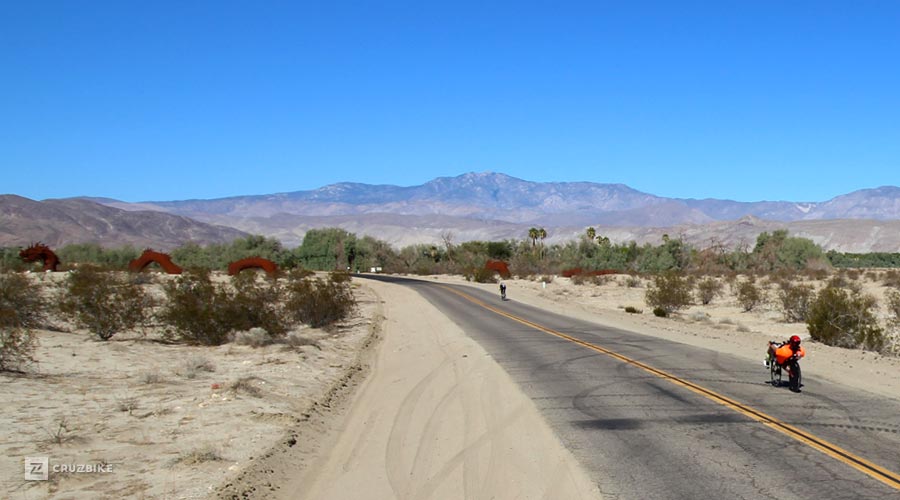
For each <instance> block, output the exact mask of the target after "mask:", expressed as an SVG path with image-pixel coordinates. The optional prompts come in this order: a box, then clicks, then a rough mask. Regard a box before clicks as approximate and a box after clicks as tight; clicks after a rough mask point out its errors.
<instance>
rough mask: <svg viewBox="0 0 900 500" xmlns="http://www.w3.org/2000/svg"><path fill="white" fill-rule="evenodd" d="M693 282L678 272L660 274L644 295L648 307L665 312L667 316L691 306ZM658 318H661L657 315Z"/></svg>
mask: <svg viewBox="0 0 900 500" xmlns="http://www.w3.org/2000/svg"><path fill="white" fill-rule="evenodd" d="M691 288H693V287H692V285H691V282H690V280H689V279H688V278H686V277H685V276H683V275H682V274H680V273H677V272H668V273H664V274H659V275H657V276H655V277H654V278H653V284H652V285H651V286H650V287H649V288H648V289H647V291H646V292H645V294H644V300H645V301H646V302H647V305H648V306H650V307H653V308H654V311H653V313H654V314H656V309H661V310H662V311H664V312H665V316H668V315H670V314H672V313H673V312H675V311H677V310H679V309H683V308H685V307H687V306H689V305H690V304H691ZM657 316H659V315H658V314H657Z"/></svg>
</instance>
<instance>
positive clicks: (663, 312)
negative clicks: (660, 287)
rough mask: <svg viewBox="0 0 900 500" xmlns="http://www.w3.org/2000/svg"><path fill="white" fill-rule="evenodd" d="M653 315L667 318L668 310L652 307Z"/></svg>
mask: <svg viewBox="0 0 900 500" xmlns="http://www.w3.org/2000/svg"><path fill="white" fill-rule="evenodd" d="M653 315H654V316H656V317H658V318H668V317H669V313H668V311H666V310H665V309H663V308H662V307H654V308H653Z"/></svg>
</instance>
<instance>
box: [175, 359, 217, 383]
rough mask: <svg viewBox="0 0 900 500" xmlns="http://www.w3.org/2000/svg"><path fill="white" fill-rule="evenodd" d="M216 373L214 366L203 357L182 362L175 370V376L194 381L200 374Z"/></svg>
mask: <svg viewBox="0 0 900 500" xmlns="http://www.w3.org/2000/svg"><path fill="white" fill-rule="evenodd" d="M214 371H216V367H215V365H213V364H212V361H210V360H209V359H207V358H204V357H203V356H191V357H189V358H187V359H185V360H183V361H182V362H181V363H180V364H179V365H178V367H177V368H175V374H176V375H180V376H182V377H184V378H188V379H195V378H197V375H199V374H200V373H201V372H205V373H212V372H214Z"/></svg>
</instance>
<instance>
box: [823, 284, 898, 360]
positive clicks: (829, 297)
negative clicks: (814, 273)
mask: <svg viewBox="0 0 900 500" xmlns="http://www.w3.org/2000/svg"><path fill="white" fill-rule="evenodd" d="M876 306H877V303H876V301H875V298H874V297H872V296H870V295H863V294H856V293H851V291H850V290H847V289H845V288H840V287H836V286H829V287H826V288H824V289H822V291H820V292H819V293H818V295H817V296H816V299H815V300H814V301H813V303H812V304H811V305H810V308H809V315H808V318H807V320H806V326H807V329H808V330H809V333H810V335H811V336H812V338H813V340H816V341H819V342H822V343H823V344H828V345H833V346H837V347H847V348H857V347H863V348H866V349H870V350H874V351H879V350H881V349H882V348H884V346H885V336H884V330H882V329H881V328H880V327H879V326H878V322H877V319H876V317H875V312H874V310H875V308H876Z"/></svg>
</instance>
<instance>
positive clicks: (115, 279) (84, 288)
mask: <svg viewBox="0 0 900 500" xmlns="http://www.w3.org/2000/svg"><path fill="white" fill-rule="evenodd" d="M64 290H65V293H64V295H63V297H62V299H61V300H60V302H59V308H60V311H61V312H62V313H63V314H64V315H66V316H68V317H70V318H72V319H73V320H74V321H75V323H76V324H77V325H78V326H79V327H81V328H84V329H86V330H88V331H89V332H91V333H93V334H94V335H96V336H97V338H99V339H100V340H109V339H111V338H112V337H113V335H115V334H117V333H119V332H121V331H124V330H128V329H131V328H134V327H136V326H138V325H143V324H144V322H145V321H146V319H147V314H146V312H145V310H146V308H148V307H149V306H150V305H151V304H150V302H149V299H148V297H147V296H146V294H144V291H143V290H142V289H141V288H140V287H139V286H137V285H134V284H132V283H131V282H130V281H128V280H127V279H125V278H123V277H122V275H121V274H119V273H114V272H105V271H101V270H100V269H99V268H97V267H95V266H90V265H87V266H80V267H79V268H78V269H76V270H74V271H72V272H71V273H70V274H69V276H68V278H66V281H65V283H64Z"/></svg>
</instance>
